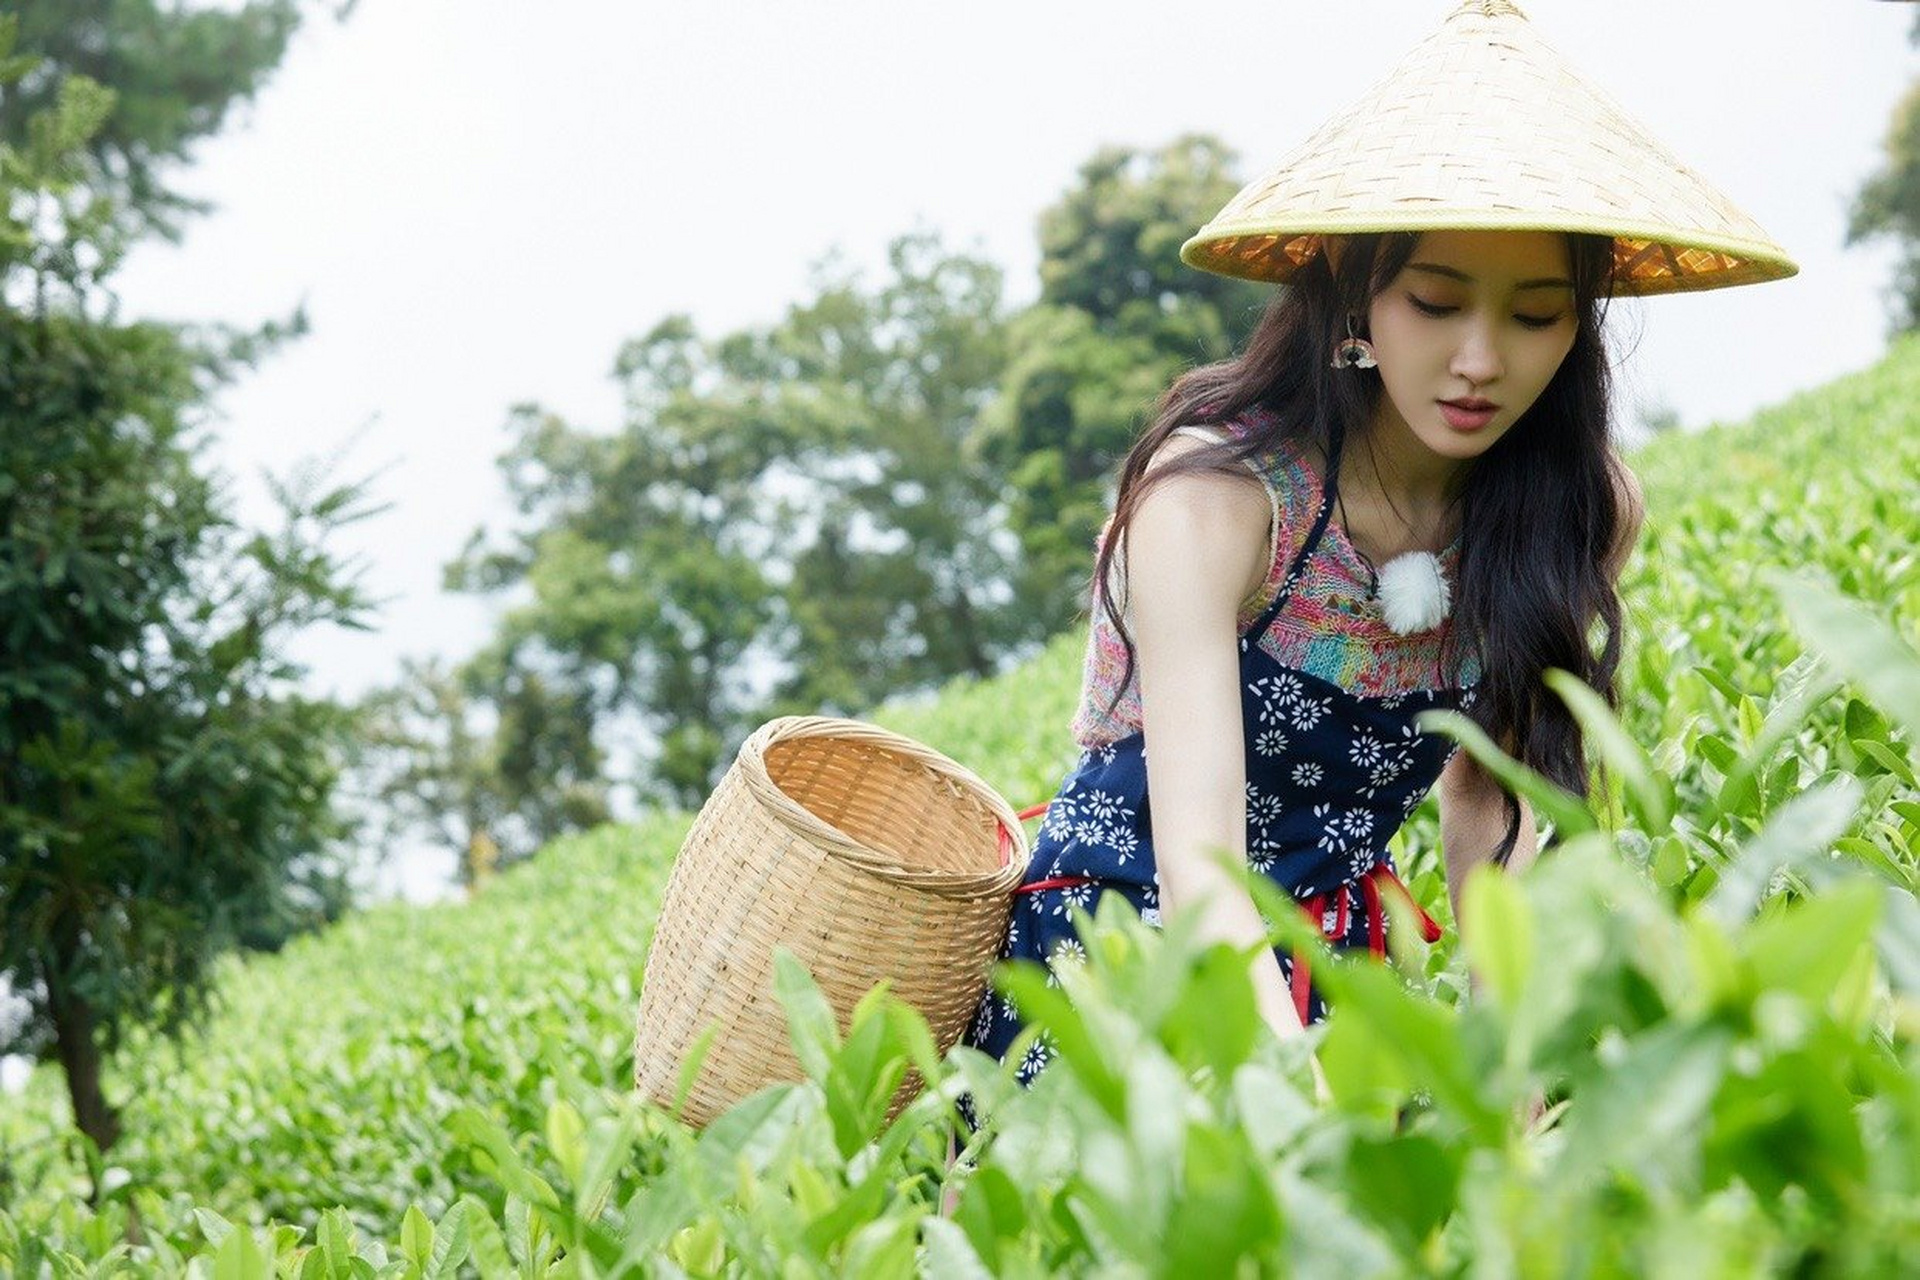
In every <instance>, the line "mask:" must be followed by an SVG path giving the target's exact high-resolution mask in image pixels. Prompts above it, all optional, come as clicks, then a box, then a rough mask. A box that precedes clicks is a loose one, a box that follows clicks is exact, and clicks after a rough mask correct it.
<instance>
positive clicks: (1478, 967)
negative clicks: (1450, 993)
mask: <svg viewBox="0 0 1920 1280" xmlns="http://www.w3.org/2000/svg"><path fill="white" fill-rule="evenodd" d="M1460 916H1461V920H1460V930H1461V940H1462V943H1463V944H1464V945H1465V947H1466V950H1467V963H1468V964H1469V965H1470V966H1471V967H1472V969H1473V971H1474V972H1475V973H1476V974H1477V975H1478V976H1479V978H1480V980H1481V981H1482V982H1485V983H1486V984H1487V986H1488V988H1489V989H1490V990H1492V992H1493V995H1494V998H1495V999H1496V1000H1498V1001H1499V1002H1500V1007H1501V1010H1502V1011H1503V1012H1504V1013H1505V1014H1506V1016H1507V1020H1508V1022H1509V1023H1511V1022H1512V1021H1513V1019H1514V1017H1515V1016H1516V1015H1517V1014H1518V1013H1519V1011H1520V1009H1521V1007H1522V1005H1524V1004H1525V1002H1526V991H1527V980H1528V978H1529V977H1530V976H1531V974H1532V973H1533V968H1534V938H1533V915H1532V913H1531V912H1530V911H1529V910H1528V907H1527V901H1526V896H1525V895H1524V894H1522V893H1521V892H1520V887H1519V886H1518V885H1516V884H1514V883H1513V880H1512V878H1511V877H1510V876H1509V875H1508V874H1507V873H1506V872H1504V871H1502V870H1501V869H1500V868H1499V867H1496V866H1494V865H1492V864H1491V863H1486V862H1482V863H1478V864H1476V865H1475V866H1474V868H1473V869H1472V870H1471V871H1469V872H1468V873H1467V880H1466V883H1465V884H1464V885H1463V886H1462V887H1461V891H1460Z"/></svg>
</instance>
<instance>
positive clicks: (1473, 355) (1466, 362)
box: [1448, 320, 1505, 386]
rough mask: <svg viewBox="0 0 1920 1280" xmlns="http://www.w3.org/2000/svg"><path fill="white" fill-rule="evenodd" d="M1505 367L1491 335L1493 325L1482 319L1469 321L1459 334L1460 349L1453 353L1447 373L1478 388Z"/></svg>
mask: <svg viewBox="0 0 1920 1280" xmlns="http://www.w3.org/2000/svg"><path fill="white" fill-rule="evenodd" d="M1504 368H1505V362H1504V361H1503V360H1502V359H1501V356H1500V343H1499V340H1498V338H1497V337H1496V336H1495V335H1494V332H1493V325H1492V324H1491V323H1490V322H1488V321H1485V320H1473V321H1470V322H1469V323H1468V324H1467V325H1466V327H1465V331H1464V332H1463V333H1462V335H1461V340H1460V346H1459V348H1458V349H1457V350H1456V351H1455V352H1454V353H1453V363H1452V364H1451V366H1450V367H1449V370H1448V371H1449V372H1450V373H1452V374H1454V375H1455V376H1456V377H1460V378H1465V379H1466V380H1467V381H1468V382H1471V383H1473V384H1474V385H1475V386H1479V385H1480V384H1482V383H1487V382H1492V381H1493V380H1494V379H1495V378H1497V377H1499V376H1500V374H1501V373H1502V372H1503V371H1504Z"/></svg>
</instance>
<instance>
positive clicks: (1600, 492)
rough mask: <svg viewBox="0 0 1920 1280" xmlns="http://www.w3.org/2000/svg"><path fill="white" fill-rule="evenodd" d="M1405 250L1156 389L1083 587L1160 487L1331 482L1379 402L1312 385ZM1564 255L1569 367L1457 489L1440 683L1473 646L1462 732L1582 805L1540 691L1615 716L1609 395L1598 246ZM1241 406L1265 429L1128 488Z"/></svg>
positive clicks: (1360, 248) (1352, 270)
mask: <svg viewBox="0 0 1920 1280" xmlns="http://www.w3.org/2000/svg"><path fill="white" fill-rule="evenodd" d="M1419 239H1420V236H1419V233H1417V232H1388V233H1377V234H1367V235H1355V236H1350V237H1345V238H1344V244H1343V246H1342V251H1341V252H1339V253H1337V254H1336V255H1335V257H1337V259H1338V261H1337V263H1334V262H1330V261H1329V258H1328V255H1327V254H1326V253H1325V252H1318V253H1315V254H1314V255H1313V256H1312V257H1310V258H1309V259H1308V260H1307V261H1306V262H1305V263H1304V264H1302V265H1301V267H1300V268H1299V270H1298V271H1297V272H1296V273H1295V275H1294V276H1293V278H1292V280H1291V281H1290V282H1289V283H1288V284H1286V285H1284V286H1282V287H1280V288H1279V290H1278V291H1277V293H1276V295H1275V296H1274V298H1273V301H1272V302H1271V303H1270V304H1269V305H1268V307H1267V309H1266V311H1265V312H1264V313H1263V314H1262V316H1261V318H1260V322H1259V324H1258V325H1257V326H1256V327H1255V328H1254V331H1253V333H1252V334H1251V335H1250V336H1249V337H1248V339H1247V344H1246V347H1245V349H1244V350H1243V351H1241V353H1240V354H1239V355H1237V356H1234V357H1233V358H1231V359H1228V360H1223V361H1220V362H1218V363H1216V364H1210V365H1205V366H1202V367H1200V368H1196V369H1190V370H1188V371H1187V372H1186V373H1184V374H1182V375H1181V376H1180V377H1179V378H1178V379H1177V380H1176V381H1175V382H1174V383H1173V385H1172V386H1171V387H1169V388H1168V389H1167V391H1166V392H1165V393H1164V394H1163V395H1162V396H1161V397H1160V400H1159V402H1158V404H1157V406H1156V408H1155V411H1154V416H1153V421H1152V424H1151V425H1150V426H1149V427H1148V428H1147V430H1146V432H1145V433H1144V434H1143V435H1142V436H1141V437H1140V438H1139V440H1138V441H1136V442H1135V444H1134V446H1133V448H1132V449H1131V450H1130V451H1129V452H1128V454H1127V457H1126V461H1125V463H1124V464H1123V466H1122V467H1121V471H1120V487H1119V492H1118V496H1117V499H1116V502H1115V504H1114V514H1113V519H1112V522H1111V524H1110V525H1109V527H1108V532H1107V536H1106V540H1105V542H1104V544H1103V545H1102V547H1101V549H1100V555H1099V557H1098V559H1097V560H1096V562H1095V567H1094V574H1093V582H1094V583H1096V584H1104V583H1106V582H1108V581H1109V577H1108V575H1109V573H1110V569H1111V565H1112V561H1113V556H1114V552H1115V550H1116V548H1117V547H1119V545H1120V542H1121V538H1122V536H1123V534H1124V532H1125V530H1126V528H1127V527H1128V525H1129V524H1130V523H1131V522H1132V519H1133V514H1134V512H1135V511H1136V510H1137V509H1138V507H1139V504H1140V500H1141V498H1142V497H1144V496H1145V494H1146V492H1147V491H1148V489H1150V488H1151V487H1152V486H1153V485H1154V484H1157V483H1159V482H1160V481H1162V480H1164V479H1165V478H1167V477H1168V476H1172V475H1180V474H1189V473H1194V472H1202V471H1218V472H1223V473H1227V474H1239V475H1245V473H1246V472H1245V468H1244V466H1242V465H1241V464H1242V463H1243V462H1244V461H1245V460H1248V459H1258V458H1266V457H1271V456H1272V455H1273V453H1274V452H1275V451H1276V450H1277V449H1278V448H1279V447H1280V445H1281V443H1282V441H1283V440H1284V439H1288V438H1297V437H1305V438H1307V439H1310V440H1312V441H1313V442H1314V443H1315V444H1317V445H1318V446H1319V448H1320V451H1321V455H1322V456H1323V457H1325V458H1326V459H1327V467H1326V471H1327V475H1328V476H1329V477H1338V475H1339V473H1340V453H1341V450H1342V447H1343V445H1344V442H1345V441H1346V440H1348V439H1350V438H1353V437H1356V436H1359V437H1363V438H1364V435H1365V433H1366V431H1367V430H1368V428H1369V426H1370V424H1371V423H1372V421H1373V413H1374V407H1375V405H1376V404H1377V403H1378V402H1379V399H1380V396H1381V394H1382V391H1383V387H1382V384H1381V381H1380V377H1379V375H1378V374H1377V373H1374V372H1372V371H1370V370H1358V369H1339V370H1336V369H1333V368H1331V367H1329V363H1328V361H1329V358H1330V356H1331V354H1332V351H1333V344H1334V343H1335V342H1336V341H1338V340H1339V338H1340V337H1342V336H1344V335H1345V333H1346V326H1345V320H1346V316H1347V314H1348V313H1349V312H1357V313H1358V314H1360V315H1362V316H1364V315H1366V313H1367V304H1368V303H1369V302H1370V301H1371V299H1372V298H1374V297H1375V296H1376V295H1378V294H1379V293H1380V292H1382V291H1383V290H1385V289H1386V287H1387V286H1388V285H1389V284H1391V283H1392V281H1393V279H1394V277H1396V276H1397V275H1399V274H1400V270H1401V268H1402V267H1404V266H1405V265H1406V263H1407V261H1408V259H1409V258H1411V257H1412V256H1413V250H1414V246H1415V245H1416V244H1418V242H1419ZM1567 248H1568V256H1569V258H1570V259H1571V266H1572V275H1573V281H1574V307H1575V314H1576V316H1577V318H1578V320H1579V328H1578V331H1577V333H1576V334H1575V336H1574V341H1573V346H1572V349H1571V350H1569V351H1568V352H1567V356H1566V359H1564V360H1563V361H1561V364H1560V367H1559V369H1558V370H1556V371H1555V373H1554V375H1553V378H1552V380H1551V381H1550V382H1548V384H1547V387H1546V390H1544V391H1543V392H1541V394H1540V398H1539V399H1538V400H1536V401H1535V402H1534V404H1533V406H1532V407H1531V408H1529V409H1528V410H1527V412H1526V413H1525V414H1524V415H1522V417H1521V419H1520V420H1519V421H1518V422H1516V423H1514V425H1513V426H1512V428H1511V429H1509V430H1508V431H1507V432H1506V434H1504V435H1503V436H1501V438H1500V439H1499V440H1497V441H1495V442H1494V444H1493V445H1492V446H1491V447H1490V448H1489V449H1488V450H1487V451H1486V452H1485V453H1484V454H1482V455H1480V456H1479V457H1478V458H1477V459H1475V460H1474V462H1473V463H1472V464H1471V465H1470V466H1468V467H1465V468H1462V474H1461V475H1460V476H1459V477H1457V478H1456V482H1455V483H1456V486H1457V488H1456V492H1455V494H1454V497H1453V501H1454V502H1455V503H1457V504H1458V506H1459V510H1460V529H1461V539H1460V558H1459V562H1458V568H1457V573H1456V578H1457V580H1456V582H1455V584H1454V592H1453V600H1454V603H1453V624H1452V625H1451V626H1450V627H1449V628H1448V632H1447V637H1446V641H1445V647H1446V652H1445V653H1444V654H1443V656H1442V663H1443V666H1445V667H1446V668H1447V669H1449V670H1457V669H1458V668H1457V666H1455V665H1454V663H1455V660H1456V659H1457V657H1458V648H1459V646H1460V645H1462V644H1471V645H1473V646H1474V647H1475V651H1476V652H1477V653H1478V655H1479V658H1480V668H1481V678H1480V682H1479V684H1478V686H1477V692H1476V697H1475V700H1474V702H1473V706H1472V708H1471V709H1470V710H1469V712H1468V714H1469V715H1470V716H1471V717H1472V719H1473V720H1474V721H1475V722H1476V723H1477V724H1479V726H1480V727H1481V728H1482V729H1484V730H1485V731H1486V732H1487V733H1488V735H1489V736H1491V737H1492V738H1493V739H1494V741H1496V742H1500V743H1502V744H1503V745H1505V746H1507V748H1508V750H1509V751H1510V753H1511V754H1512V755H1514V757H1515V758H1517V759H1518V760H1520V761H1521V762H1522V763H1524V764H1526V765H1527V766H1528V767H1530V768H1532V769H1534V770H1535V771H1537V772H1539V773H1541V774H1544V775H1545V776H1546V777H1548V778H1550V779H1552V780H1553V781H1554V782H1555V783H1557V784H1559V785H1560V786H1561V787H1564V788H1566V789H1567V790H1568V791H1571V792H1573V793H1574V794H1575V795H1581V796H1588V795H1590V789H1589V785H1588V777H1587V759H1586V753H1585V751H1584V749H1583V748H1582V745H1581V740H1580V731H1579V727H1578V725H1577V723H1576V722H1575V721H1574V719H1573V717H1572V716H1571V715H1570V714H1569V713H1568V711H1567V709H1566V707H1565V706H1564V705H1563V704H1562V703H1561V702H1560V700H1559V699H1558V698H1557V697H1554V696H1552V695H1551V694H1550V693H1549V692H1548V690H1547V689H1546V686H1545V684H1544V683H1543V682H1542V681H1541V678H1540V677H1541V673H1542V672H1543V671H1544V670H1546V669H1547V668H1548V667H1561V668H1564V669H1566V670H1568V671H1571V672H1572V673H1573V674H1575V675H1577V676H1579V677H1580V678H1581V679H1582V680H1584V681H1585V682H1586V683H1587V684H1588V685H1590V686H1591V687H1592V688H1593V689H1594V691H1595V692H1597V693H1598V694H1599V695H1600V696H1601V697H1602V698H1604V699H1605V700H1606V702H1607V704H1608V705H1609V706H1614V707H1617V706H1618V705H1619V704H1618V695H1617V693H1616V691H1615V689H1614V673H1615V671H1616V669H1617V668H1618V666H1619V657H1620V600H1619V597H1618V595H1617V594H1616V593H1615V590H1614V583H1613V581H1612V579H1611V578H1609V576H1608V574H1607V572H1606V561H1607V558H1608V555H1609V552H1610V551H1611V549H1612V548H1613V546H1614V543H1615V540H1616V538H1617V537H1618V530H1619V526H1620V524H1621V522H1622V519H1623V513H1622V512H1621V510H1620V504H1619V500H1618V499H1617V497H1616V490H1615V487H1614V481H1613V477H1612V476H1611V474H1610V469H1611V467H1612V466H1613V465H1614V463H1613V461H1612V459H1613V456H1614V451H1613V446H1612V443H1611V439H1610V427H1609V412H1608V405H1609V401H1610V396H1611V389H1612V377H1611V369H1610V366H1609V364H1608V359H1607V350H1606V342H1605V339H1604V336H1603V334H1602V330H1601V326H1602V324H1603V323H1604V322H1605V319H1606V312H1607V303H1608V300H1609V296H1610V295H1609V292H1608V291H1607V276H1608V273H1609V271H1610V269H1611V267H1612V263H1613V241H1612V238H1611V237H1608V236H1600V235H1585V234H1573V233H1569V234H1568V235H1567ZM1254 405H1259V406H1262V407H1264V408H1266V409H1267V410H1269V411H1270V412H1269V413H1268V414H1262V415H1255V416H1252V417H1250V418H1249V419H1248V422H1247V430H1246V432H1245V433H1244V434H1243V435H1241V436H1238V437H1236V438H1231V439H1228V440H1225V441H1222V442H1221V443H1219V444H1214V445H1209V446H1206V447H1203V448H1200V449H1196V450H1194V451H1192V452H1190V453H1187V454H1183V455H1181V456H1179V457H1176V458H1170V459H1168V460H1167V461H1166V462H1165V463H1163V464H1162V465H1160V466H1157V467H1155V468H1154V470H1153V473H1152V475H1151V476H1145V472H1146V467H1147V462H1148V460H1149V459H1150V458H1151V457H1152V456H1153V454H1154V451H1155V450H1157V449H1158V448H1159V447H1160V445H1161V444H1162V443H1163V442H1164V441H1165V440H1166V439H1167V437H1168V436H1169V435H1170V434H1171V433H1172V432H1173V430H1174V428H1175V427H1178V426H1181V425H1184V424H1188V423H1221V422H1225V421H1228V420H1230V419H1232V418H1234V417H1235V416H1236V415H1239V414H1240V413H1241V412H1242V411H1243V410H1245V409H1248V408H1250V407H1252V406H1254ZM1143 476H1145V479H1144V481H1143ZM1282 554H1285V550H1284V549H1283V551H1282ZM1093 594H1094V596H1095V598H1097V599H1099V600H1100V601H1101V602H1102V604H1103V606H1104V608H1105V611H1106V614H1107V616H1108V618H1110V619H1111V620H1112V622H1113V625H1114V628H1115V630H1116V631H1117V632H1118V634H1119V637H1120V641H1121V644H1122V645H1123V646H1124V647H1125V649H1126V655H1127V662H1126V669H1125V671H1124V673H1123V674H1122V676H1121V679H1120V684H1119V686H1118V688H1117V689H1116V690H1115V691H1114V696H1113V699H1112V700H1111V701H1110V702H1109V703H1108V704H1107V712H1108V714H1111V713H1112V711H1113V709H1114V707H1116V706H1118V705H1119V700H1120V696H1121V694H1122V693H1123V692H1124V691H1125V689H1126V688H1127V686H1128V684H1129V683H1130V682H1131V680H1132V679H1133V673H1134V667H1135V650H1134V645H1133V638H1132V637H1131V636H1130V635H1129V634H1128V633H1127V629H1126V623H1125V621H1124V620H1123V619H1122V617H1121V611H1120V610H1118V609H1116V608H1115V606H1114V602H1113V599H1112V594H1111V593H1110V592H1108V591H1101V590H1095V591H1094V593H1093ZM1595 618H1599V619H1601V620H1602V621H1603V622H1604V623H1605V624H1606V635H1605V638H1604V639H1603V641H1602V642H1601V646H1600V651H1599V653H1598V654H1595V653H1594V651H1593V646H1592V645H1591V643H1590V642H1589V639H1588V636H1589V632H1590V630H1591V627H1592V624H1593V622H1594V619H1595ZM1504 799H1505V803H1506V812H1507V831H1506V835H1505V837H1504V839H1503V840H1502V841H1501V843H1500V846H1499V848H1498V849H1497V850H1496V851H1495V853H1494V855H1493V857H1494V861H1495V862H1496V863H1498V864H1499V865H1501V866H1505V865H1506V863H1507V859H1508V858H1509V857H1510V856H1511V855H1512V852H1513V848H1514V844H1515V841H1516V840H1517V839H1518V838H1519V832H1520V804H1519V801H1518V800H1516V799H1515V798H1514V797H1513V796H1512V795H1510V794H1509V795H1505V796H1504ZM1558 836H1559V833H1558V832H1556V833H1555V841H1557V839H1558ZM1552 843H1554V841H1550V842H1549V845H1551V844H1552Z"/></svg>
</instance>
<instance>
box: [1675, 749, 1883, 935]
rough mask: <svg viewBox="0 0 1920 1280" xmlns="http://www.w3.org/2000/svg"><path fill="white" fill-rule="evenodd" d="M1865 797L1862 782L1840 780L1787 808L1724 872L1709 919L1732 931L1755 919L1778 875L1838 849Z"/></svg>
mask: <svg viewBox="0 0 1920 1280" xmlns="http://www.w3.org/2000/svg"><path fill="white" fill-rule="evenodd" d="M1860 791H1861V788H1860V782H1859V779H1857V778H1853V777H1840V778H1835V779H1834V780H1833V781H1831V782H1829V783H1827V784H1826V785H1825V786H1821V787H1815V788H1814V789H1813V790H1811V791H1807V792H1803V793H1802V794H1800V795H1797V796H1795V797H1794V798H1793V799H1791V800H1789V801H1788V802H1787V803H1786V804H1784V805H1782V806H1781V807H1780V808H1779V809H1778V810H1777V811H1776V812H1775V813H1774V815H1773V817H1772V819H1771V820H1770V821H1769V822H1768V823H1767V825H1766V826H1765V827H1764V828H1762V829H1761V831H1760V833H1759V834H1758V835H1756V836H1754V837H1753V839H1751V840H1749V841H1747V843H1746V846H1745V847H1744V848H1742V849H1741V850H1740V851H1739V852H1738V853H1736V854H1735V855H1734V859H1733V861H1732V863H1731V864H1729V865H1728V866H1727V867H1725V868H1724V869H1723V870H1722V871H1721V874H1720V882H1719V883H1718V884H1717V885H1715V886H1714V889H1713V892H1712V893H1711V894H1710V895H1709V896H1708V898H1707V901H1706V909H1707V911H1708V913H1709V914H1711V915H1712V917H1713V918H1714V919H1715V920H1717V921H1718V922H1719V923H1720V924H1722V925H1723V926H1727V927H1729V928H1730V927H1732V926H1733V925H1734V924H1735V923H1736V922H1738V921H1740V920H1742V919H1745V918H1746V917H1747V916H1749V915H1751V914H1752V913H1753V909H1754V907H1755V906H1756V905H1757V904H1758V903H1759V901H1760V896H1761V894H1762V893H1764V892H1765V890H1766V887H1767V882H1768V881H1770V880H1771V879H1772V878H1773V876H1774V873H1775V872H1777V871H1780V870H1781V869H1783V868H1786V869H1791V868H1793V867H1796V866H1799V865H1800V864H1802V863H1804V862H1807V861H1809V860H1811V859H1813V858H1815V857H1818V856H1821V855H1824V854H1826V853H1827V852H1828V851H1829V850H1831V849H1832V848H1833V844H1834V841H1836V840H1838V839H1839V838H1840V834H1841V833H1842V832H1843V831H1845V830H1846V829H1847V825H1848V824H1849V823H1850V822H1852V821H1853V816H1854V813H1855V812H1856V811H1857V810H1858V809H1859V807H1860Z"/></svg>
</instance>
